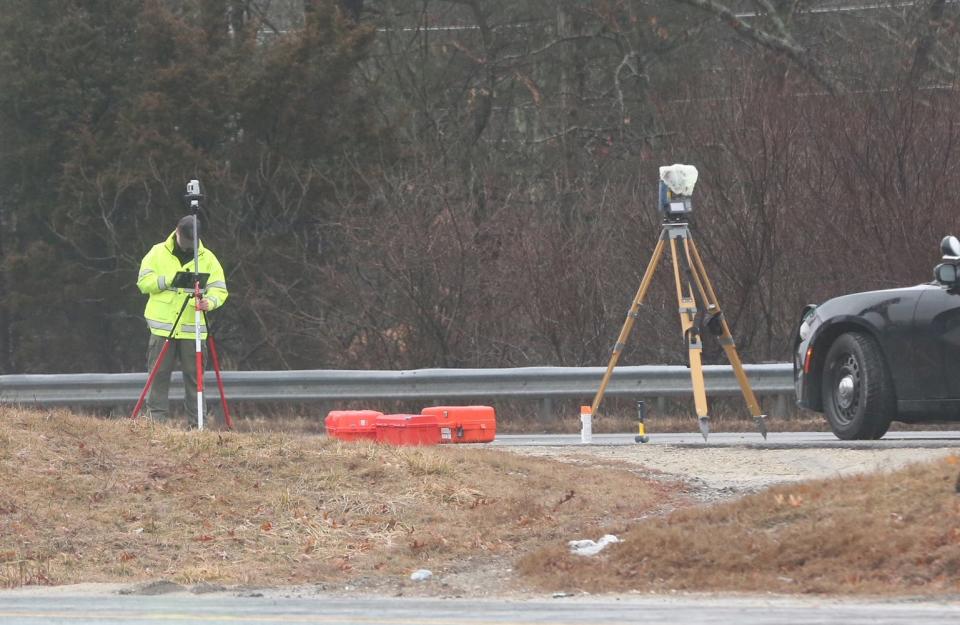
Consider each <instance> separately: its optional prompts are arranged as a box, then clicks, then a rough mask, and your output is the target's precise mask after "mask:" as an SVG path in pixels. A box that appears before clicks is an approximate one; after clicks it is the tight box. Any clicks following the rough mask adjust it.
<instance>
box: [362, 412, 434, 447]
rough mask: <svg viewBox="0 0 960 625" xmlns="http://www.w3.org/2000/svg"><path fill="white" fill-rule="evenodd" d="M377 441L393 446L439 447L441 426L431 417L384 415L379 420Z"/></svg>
mask: <svg viewBox="0 0 960 625" xmlns="http://www.w3.org/2000/svg"><path fill="white" fill-rule="evenodd" d="M377 441H379V442H381V443H389V444H391V445H438V444H440V425H439V424H438V423H437V418H436V417H434V416H430V415H420V414H388V415H382V416H380V417H379V418H377Z"/></svg>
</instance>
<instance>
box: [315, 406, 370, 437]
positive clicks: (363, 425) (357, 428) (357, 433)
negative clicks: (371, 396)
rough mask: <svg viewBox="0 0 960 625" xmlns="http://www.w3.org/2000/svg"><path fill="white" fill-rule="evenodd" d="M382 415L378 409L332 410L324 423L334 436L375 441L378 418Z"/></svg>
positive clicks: (328, 431) (328, 432) (329, 432)
mask: <svg viewBox="0 0 960 625" xmlns="http://www.w3.org/2000/svg"><path fill="white" fill-rule="evenodd" d="M382 416H383V413H382V412H377V411H376V410H331V411H330V412H328V413H327V418H326V419H324V421H323V424H324V425H325V426H326V427H327V434H329V435H330V436H332V437H334V438H339V439H340V440H344V441H356V440H369V441H373V440H376V439H377V419H379V418H380V417H382Z"/></svg>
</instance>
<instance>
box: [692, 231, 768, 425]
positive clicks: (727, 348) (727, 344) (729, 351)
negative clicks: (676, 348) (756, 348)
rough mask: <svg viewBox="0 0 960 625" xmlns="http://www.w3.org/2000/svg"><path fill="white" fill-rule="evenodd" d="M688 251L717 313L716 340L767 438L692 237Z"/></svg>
mask: <svg viewBox="0 0 960 625" xmlns="http://www.w3.org/2000/svg"><path fill="white" fill-rule="evenodd" d="M690 251H691V252H692V253H693V262H694V273H699V274H700V278H701V280H702V282H703V287H704V288H705V289H706V295H707V296H708V297H709V302H710V304H712V305H713V307H714V309H715V312H716V314H718V315H719V319H720V328H721V333H720V335H719V336H718V340H719V341H720V345H721V346H722V347H723V351H724V353H726V355H727V360H729V361H730V365H731V366H732V367H733V373H734V375H736V377H737V383H738V384H740V392H741V393H742V394H743V399H744V401H746V402H747V408H749V409H750V414H751V415H752V416H753V421H754V423H756V424H757V429H758V430H759V431H760V434H761V435H762V436H763V438H767V422H766V418H767V415H765V414H763V413H762V412H761V411H760V404H759V402H757V397H756V395H754V393H753V389H752V388H751V387H750V381H749V380H748V379H747V374H746V372H744V370H743V363H742V362H741V361H740V354H738V353H737V345H736V343H735V342H734V340H733V334H732V333H731V332H730V326H729V324H727V320H726V318H725V317H724V316H723V311H721V310H720V303H719V302H718V301H717V294H716V292H715V291H714V290H713V285H712V284H710V278H708V277H707V270H706V269H705V268H704V265H703V259H702V258H700V252H699V251H698V250H697V244H696V243H695V242H694V241H693V239H690Z"/></svg>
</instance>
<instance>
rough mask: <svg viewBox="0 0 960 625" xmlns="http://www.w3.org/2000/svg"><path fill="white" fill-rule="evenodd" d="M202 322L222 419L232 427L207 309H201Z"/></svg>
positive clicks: (228, 426) (229, 427)
mask: <svg viewBox="0 0 960 625" xmlns="http://www.w3.org/2000/svg"><path fill="white" fill-rule="evenodd" d="M203 324H204V325H205V326H207V343H209V344H210V356H211V357H212V360H213V372H214V373H215V374H216V376H217V388H218V389H219V390H220V403H221V404H222V405H223V420H224V422H226V424H227V428H228V429H231V430H232V429H233V420H232V419H231V418H230V408H228V407H227V394H226V392H224V390H223V377H222V376H221V375H220V358H219V357H218V356H217V343H216V341H214V340H213V332H211V330H210V322H209V321H208V320H207V311H203Z"/></svg>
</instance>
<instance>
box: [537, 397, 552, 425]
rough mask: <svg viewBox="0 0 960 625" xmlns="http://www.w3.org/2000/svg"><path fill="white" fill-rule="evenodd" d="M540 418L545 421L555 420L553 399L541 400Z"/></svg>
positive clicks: (545, 398)
mask: <svg viewBox="0 0 960 625" xmlns="http://www.w3.org/2000/svg"><path fill="white" fill-rule="evenodd" d="M540 418H541V419H542V420H544V421H550V420H551V419H553V399H552V398H550V397H543V398H541V399H540Z"/></svg>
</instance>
